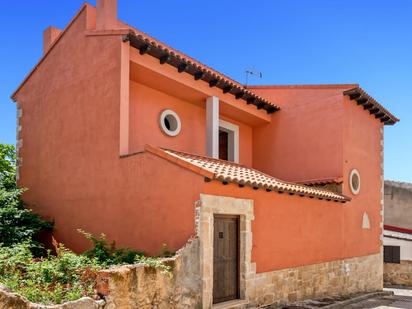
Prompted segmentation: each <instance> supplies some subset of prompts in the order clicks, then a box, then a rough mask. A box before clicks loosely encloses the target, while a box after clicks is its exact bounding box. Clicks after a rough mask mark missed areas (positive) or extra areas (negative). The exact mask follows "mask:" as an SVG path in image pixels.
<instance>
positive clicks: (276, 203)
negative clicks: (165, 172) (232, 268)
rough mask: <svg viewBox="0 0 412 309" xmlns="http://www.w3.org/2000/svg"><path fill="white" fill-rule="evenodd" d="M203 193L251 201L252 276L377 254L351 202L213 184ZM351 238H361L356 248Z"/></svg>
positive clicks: (372, 237) (373, 238) (373, 236)
mask: <svg viewBox="0 0 412 309" xmlns="http://www.w3.org/2000/svg"><path fill="white" fill-rule="evenodd" d="M204 190H205V193H207V194H214V195H223V196H230V197H237V198H247V199H253V200H254V212H255V219H254V220H253V221H252V233H253V236H252V242H253V247H252V262H255V263H256V267H257V272H258V273H261V272H267V271H273V270H277V269H283V268H288V267H296V266H301V265H309V264H315V263H321V262H326V261H332V260H337V259H343V258H348V257H356V256H364V255H369V254H373V253H377V252H379V246H377V244H376V240H377V239H379V235H377V234H376V230H370V231H368V232H365V231H364V230H362V228H361V222H359V218H358V214H359V212H358V211H357V210H356V207H357V206H356V205H353V204H352V202H349V203H346V204H342V203H335V202H328V201H324V200H318V199H310V198H307V197H299V196H289V195H288V194H278V193H274V192H266V191H264V190H253V189H252V188H249V187H244V188H239V187H238V186H237V185H233V184H229V185H222V183H220V182H217V181H213V182H210V183H208V184H206V185H205V189H204ZM351 221H354V222H356V224H351V223H349V222H351ZM356 238H362V241H361V245H359V246H348V243H349V242H350V241H351V240H353V239H356Z"/></svg>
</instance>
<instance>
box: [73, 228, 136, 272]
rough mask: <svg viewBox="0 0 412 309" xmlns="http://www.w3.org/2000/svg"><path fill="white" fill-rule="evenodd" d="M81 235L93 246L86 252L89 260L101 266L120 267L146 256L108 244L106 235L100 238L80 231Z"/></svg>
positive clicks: (113, 243) (114, 244)
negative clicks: (119, 265) (95, 261)
mask: <svg viewBox="0 0 412 309" xmlns="http://www.w3.org/2000/svg"><path fill="white" fill-rule="evenodd" d="M77 231H78V232H79V233H81V234H83V235H84V236H85V237H86V238H87V239H88V240H90V241H91V242H92V244H93V247H92V249H90V250H88V251H86V252H84V254H85V255H86V256H88V257H89V258H94V259H96V260H97V261H98V262H99V263H100V264H101V265H106V266H108V265H118V264H133V263H134V262H135V260H136V258H139V257H142V256H144V252H142V251H137V250H134V249H129V248H116V243H115V242H114V241H113V242H112V243H111V244H108V243H107V240H106V235H105V234H100V237H99V238H97V237H96V236H94V235H92V234H90V233H86V232H85V231H83V230H81V229H78V230H77Z"/></svg>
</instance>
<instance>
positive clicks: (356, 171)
mask: <svg viewBox="0 0 412 309" xmlns="http://www.w3.org/2000/svg"><path fill="white" fill-rule="evenodd" d="M355 175H356V176H357V177H358V188H354V187H353V181H352V180H353V177H354V176H355ZM349 187H350V190H351V192H352V194H353V195H358V194H359V192H360V189H361V177H360V174H359V171H358V170H357V169H353V170H351V172H350V174H349Z"/></svg>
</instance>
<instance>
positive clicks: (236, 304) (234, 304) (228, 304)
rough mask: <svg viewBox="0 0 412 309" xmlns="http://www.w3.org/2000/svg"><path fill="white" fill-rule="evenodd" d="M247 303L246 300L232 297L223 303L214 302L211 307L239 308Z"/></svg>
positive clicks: (219, 308)
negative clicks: (232, 298)
mask: <svg viewBox="0 0 412 309" xmlns="http://www.w3.org/2000/svg"><path fill="white" fill-rule="evenodd" d="M247 304H249V302H248V301H247V300H242V299H234V300H230V301H225V302H223V303H218V304H214V305H213V307H212V309H241V308H246V305H247Z"/></svg>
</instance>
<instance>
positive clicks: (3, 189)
mask: <svg viewBox="0 0 412 309" xmlns="http://www.w3.org/2000/svg"><path fill="white" fill-rule="evenodd" d="M23 192H24V190H23V189H19V188H18V187H17V185H16V154H15V148H14V146H12V145H5V144H0V284H1V285H4V286H6V287H8V288H9V289H10V290H12V291H14V292H16V293H18V294H20V295H22V296H24V297H26V298H27V299H29V300H30V301H32V302H36V303H42V304H60V303H62V302H65V301H70V300H76V299H78V298H80V297H82V296H91V297H93V296H95V295H94V290H93V288H94V285H95V282H96V276H97V272H98V271H99V270H101V269H103V268H106V267H108V266H110V265H117V264H133V263H144V264H147V265H149V266H150V267H153V268H160V269H162V270H163V271H164V272H165V273H167V274H169V275H170V274H171V272H170V267H169V266H166V265H165V264H164V263H163V262H162V261H161V260H160V259H159V258H156V257H145V256H144V254H143V252H140V251H137V250H133V249H128V248H120V249H119V248H116V246H115V243H114V242H112V243H111V244H110V245H109V244H108V243H107V241H106V237H105V235H104V234H101V236H100V237H99V238H97V237H95V236H93V235H92V234H89V233H85V232H83V231H80V232H81V233H82V234H84V235H85V236H86V238H87V239H89V240H90V241H91V242H92V244H93V247H92V249H90V250H89V251H86V252H85V253H84V254H81V255H77V254H75V253H73V252H71V251H70V250H68V249H66V248H65V247H64V246H63V245H62V244H57V243H56V242H54V246H55V249H56V255H52V254H50V251H47V253H46V250H44V247H43V245H42V244H40V243H39V242H37V241H35V236H36V235H37V234H38V233H39V232H40V231H41V230H50V229H52V228H53V224H52V223H51V222H47V221H44V220H43V219H42V218H41V217H40V216H38V215H36V214H34V213H32V212H31V211H30V210H29V209H27V208H26V207H25V205H24V203H23V202H22V201H21V194H22V193H23ZM163 254H164V255H165V256H170V255H171V254H173V253H172V252H171V251H170V250H168V249H167V247H164V248H163Z"/></svg>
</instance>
